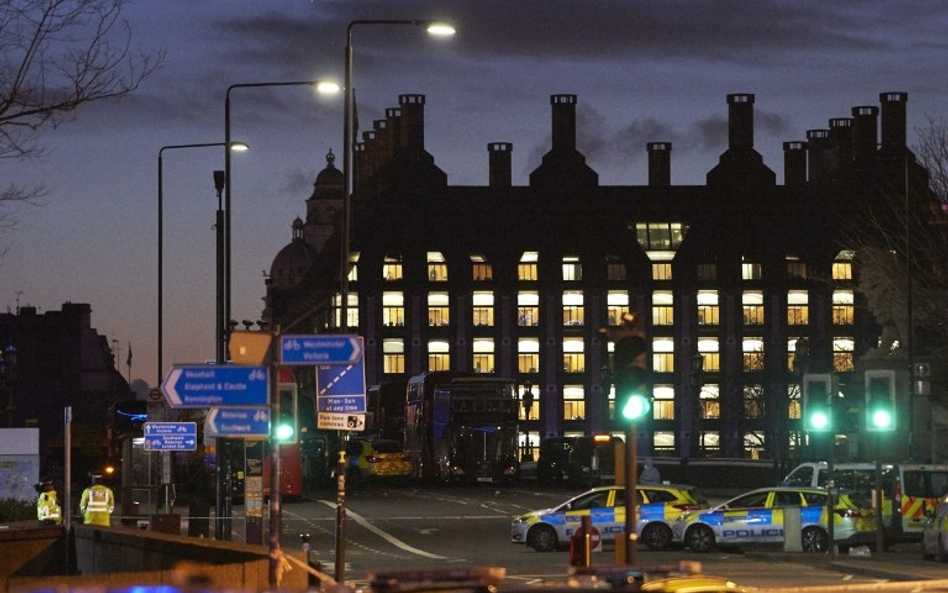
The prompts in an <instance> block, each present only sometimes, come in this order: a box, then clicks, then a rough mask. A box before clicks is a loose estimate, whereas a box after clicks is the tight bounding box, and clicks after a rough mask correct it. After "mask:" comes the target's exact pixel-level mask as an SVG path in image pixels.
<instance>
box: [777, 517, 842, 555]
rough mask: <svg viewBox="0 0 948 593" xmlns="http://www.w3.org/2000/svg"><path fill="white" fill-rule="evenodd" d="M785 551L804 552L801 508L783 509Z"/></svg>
mask: <svg viewBox="0 0 948 593" xmlns="http://www.w3.org/2000/svg"><path fill="white" fill-rule="evenodd" d="M830 521H832V518H830ZM783 551H784V552H802V551H803V518H802V517H801V515H800V507H784V509H783Z"/></svg>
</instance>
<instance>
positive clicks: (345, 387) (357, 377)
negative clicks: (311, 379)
mask: <svg viewBox="0 0 948 593" xmlns="http://www.w3.org/2000/svg"><path fill="white" fill-rule="evenodd" d="M316 409H317V411H319V412H339V413H343V412H345V413H364V412H365V365H364V364H363V363H362V361H361V360H360V361H359V363H358V364H352V365H340V364H327V365H322V364H321V365H319V366H317V367H316Z"/></svg>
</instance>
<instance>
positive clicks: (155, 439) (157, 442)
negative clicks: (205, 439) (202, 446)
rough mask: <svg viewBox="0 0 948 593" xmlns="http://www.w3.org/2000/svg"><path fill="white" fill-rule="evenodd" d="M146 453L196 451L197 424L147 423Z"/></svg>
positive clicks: (145, 429) (145, 428)
mask: <svg viewBox="0 0 948 593" xmlns="http://www.w3.org/2000/svg"><path fill="white" fill-rule="evenodd" d="M144 434H145V450H146V451H194V450H196V449H197V424H196V423H195V422H146V423H145V426H144Z"/></svg>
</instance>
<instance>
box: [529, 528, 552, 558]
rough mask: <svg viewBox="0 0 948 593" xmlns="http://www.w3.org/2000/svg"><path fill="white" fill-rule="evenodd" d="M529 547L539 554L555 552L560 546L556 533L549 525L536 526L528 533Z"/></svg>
mask: <svg viewBox="0 0 948 593" xmlns="http://www.w3.org/2000/svg"><path fill="white" fill-rule="evenodd" d="M527 545H528V546H530V547H531V548H533V549H534V550H536V551H537V552H553V551H555V550H556V548H557V546H558V545H559V544H558V542H557V541H556V531H554V530H553V528H552V527H550V526H549V525H536V526H534V527H533V528H532V529H530V531H529V532H528V533H527Z"/></svg>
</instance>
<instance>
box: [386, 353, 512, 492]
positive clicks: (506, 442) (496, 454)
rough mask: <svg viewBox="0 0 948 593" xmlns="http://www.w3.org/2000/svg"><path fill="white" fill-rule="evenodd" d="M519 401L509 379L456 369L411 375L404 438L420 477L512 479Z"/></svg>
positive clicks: (508, 481)
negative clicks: (457, 370)
mask: <svg viewBox="0 0 948 593" xmlns="http://www.w3.org/2000/svg"><path fill="white" fill-rule="evenodd" d="M519 405H520V404H519V401H518V400H517V394H516V388H515V385H514V382H513V381H512V380H510V379H504V378H499V377H494V376H490V375H482V374H474V373H460V372H451V371H441V372H432V373H423V374H421V375H417V376H415V377H412V378H411V379H410V380H409V381H408V386H407V388H406V398H405V435H404V443H405V452H406V453H408V454H409V456H410V458H411V462H412V468H413V471H414V475H415V477H418V478H422V479H427V480H438V481H461V480H463V481H477V482H492V483H510V482H512V481H513V480H514V479H515V478H516V477H517V472H518V463H517V435H518V430H519V429H518V426H519V414H518V412H519V408H518V406H519Z"/></svg>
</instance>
